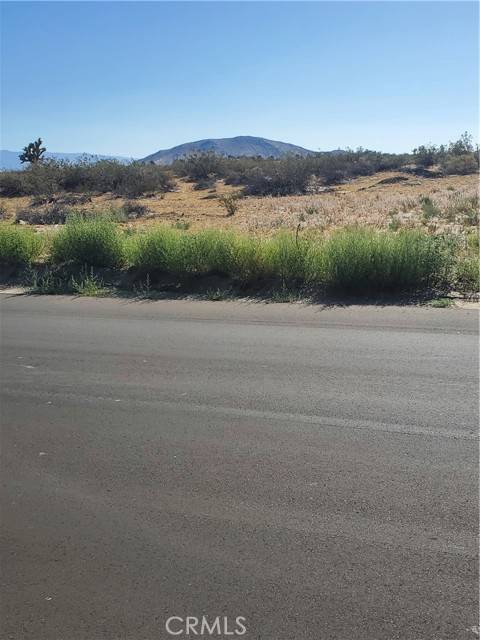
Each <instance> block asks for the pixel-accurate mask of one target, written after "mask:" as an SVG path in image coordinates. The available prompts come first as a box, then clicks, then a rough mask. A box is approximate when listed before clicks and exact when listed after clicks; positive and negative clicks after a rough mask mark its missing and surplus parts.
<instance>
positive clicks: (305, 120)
mask: <svg viewBox="0 0 480 640" xmlns="http://www.w3.org/2000/svg"><path fill="white" fill-rule="evenodd" d="M2 14H3V15H2V86H1V88H2V140H1V146H2V147H3V148H6V149H12V150H16V149H19V148H21V147H23V146H24V145H25V144H26V143H27V142H28V141H29V140H31V139H33V138H35V137H37V136H39V135H41V136H42V138H43V139H44V141H45V142H46V145H47V147H48V149H50V150H52V151H87V152H95V153H105V154H109V153H111V154H119V155H126V156H134V157H142V156H144V155H147V154H149V153H152V152H154V151H156V150H158V149H161V148H167V147H171V146H173V145H176V144H180V143H182V142H187V141H191V140H198V139H200V138H209V137H229V136H234V135H258V136H264V137H267V138H273V139H276V140H284V141H286V142H293V143H296V144H300V145H302V146H305V147H308V148H311V149H324V150H326V149H332V148H337V147H346V146H350V147H357V146H359V145H362V146H365V147H369V148H377V149H382V150H386V151H408V150H410V149H411V148H412V147H413V146H415V145H417V144H420V143H422V142H428V141H431V142H435V143H440V142H444V141H445V142H446V141H448V140H449V139H454V138H457V137H458V136H459V134H460V133H462V132H463V131H464V130H466V129H468V130H469V131H470V132H472V133H473V134H474V135H475V137H476V138H478V122H477V119H478V53H477V44H478V43H477V40H478V5H477V4H476V3H474V2H468V3H467V2H465V3H464V2H440V3H437V2H425V3H421V2H390V3H389V2H379V3H370V2H353V3H343V2H331V3H327V2H324V3H321V2H318V3H313V2H311V3H302V2H291V3H290V2H281V3H277V2H265V3H260V2H244V3H237V2H223V3H222V2H219V3H207V2H192V3H183V2H173V3H167V2H150V3H143V2H106V3H102V2H79V3H73V2H72V3H70V2H57V3H44V2H33V3H30V2H12V3H8V2H7V3H3V5H2Z"/></svg>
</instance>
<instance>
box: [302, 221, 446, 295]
mask: <svg viewBox="0 0 480 640" xmlns="http://www.w3.org/2000/svg"><path fill="white" fill-rule="evenodd" d="M454 250H455V243H454V242H452V241H451V240H450V239H447V238H443V237H435V236H431V235H428V234H426V233H424V232H421V231H417V230H404V231H400V232H399V233H393V232H381V231H374V230H371V229H362V228H350V229H342V230H339V231H336V232H334V233H333V234H332V235H331V236H330V237H329V238H328V239H326V240H325V241H323V242H321V243H314V244H312V246H311V247H310V248H309V250H308V253H307V267H306V273H307V278H308V279H309V280H310V281H312V282H324V283H326V284H327V285H329V286H330V287H331V288H333V289H339V290H345V291H350V292H365V291H372V292H374V291H398V290H407V289H420V288H425V287H431V286H436V285H441V284H442V283H443V282H445V281H446V280H448V276H449V273H450V270H451V268H452V264H453V260H454Z"/></svg>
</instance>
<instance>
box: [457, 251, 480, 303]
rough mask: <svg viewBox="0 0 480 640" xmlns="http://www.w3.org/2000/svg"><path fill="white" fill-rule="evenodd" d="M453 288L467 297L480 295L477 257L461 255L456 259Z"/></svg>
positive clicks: (479, 270) (479, 269)
mask: <svg viewBox="0 0 480 640" xmlns="http://www.w3.org/2000/svg"><path fill="white" fill-rule="evenodd" d="M454 287H455V288H456V289H457V291H459V292H460V293H462V294H464V295H468V296H474V295H478V294H479V293H480V262H479V257H478V254H477V255H474V256H472V255H463V256H460V257H459V258H458V261H457V264H456V268H455V281H454Z"/></svg>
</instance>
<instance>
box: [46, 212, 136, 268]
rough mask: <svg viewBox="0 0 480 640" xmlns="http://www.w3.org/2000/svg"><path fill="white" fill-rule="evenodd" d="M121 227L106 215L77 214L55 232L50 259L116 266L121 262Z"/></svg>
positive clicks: (122, 245) (122, 248) (123, 249)
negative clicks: (86, 215)
mask: <svg viewBox="0 0 480 640" xmlns="http://www.w3.org/2000/svg"><path fill="white" fill-rule="evenodd" d="M124 257H125V241H124V235H123V232H122V230H121V229H120V228H119V227H118V225H116V224H115V222H114V221H113V220H111V219H110V218H109V217H102V216H95V217H94V216H88V217H85V216H82V215H76V216H73V217H71V218H69V220H68V221H67V224H66V225H65V226H64V227H63V228H62V229H61V230H60V231H59V232H58V233H57V234H56V235H55V237H54V239H53V242H52V248H51V258H52V260H53V261H54V262H73V263H77V264H83V265H89V266H95V267H118V266H120V265H121V264H122V263H123V262H124Z"/></svg>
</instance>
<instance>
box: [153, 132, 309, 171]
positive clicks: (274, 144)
mask: <svg viewBox="0 0 480 640" xmlns="http://www.w3.org/2000/svg"><path fill="white" fill-rule="evenodd" d="M207 151H213V152H214V153H216V154H217V155H220V156H233V157H239V156H261V157H262V158H269V157H273V158H280V157H281V156H285V155H287V154H293V155H299V156H308V155H309V154H311V153H314V152H313V151H309V150H308V149H304V148H303V147H297V146H296V145H294V144H288V143H287V142H278V141H276V140H267V139H266V138H257V137H255V136H237V137H235V138H209V139H207V140H197V141H196V142H187V143H185V144H180V145H178V146H177V147H172V148H171V149H163V150H161V151H157V152H156V153H152V154H151V155H149V156H147V157H146V158H143V160H142V162H154V163H155V164H171V163H172V162H174V160H178V159H179V158H185V157H186V156H189V155H192V154H194V153H205V152H207Z"/></svg>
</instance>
